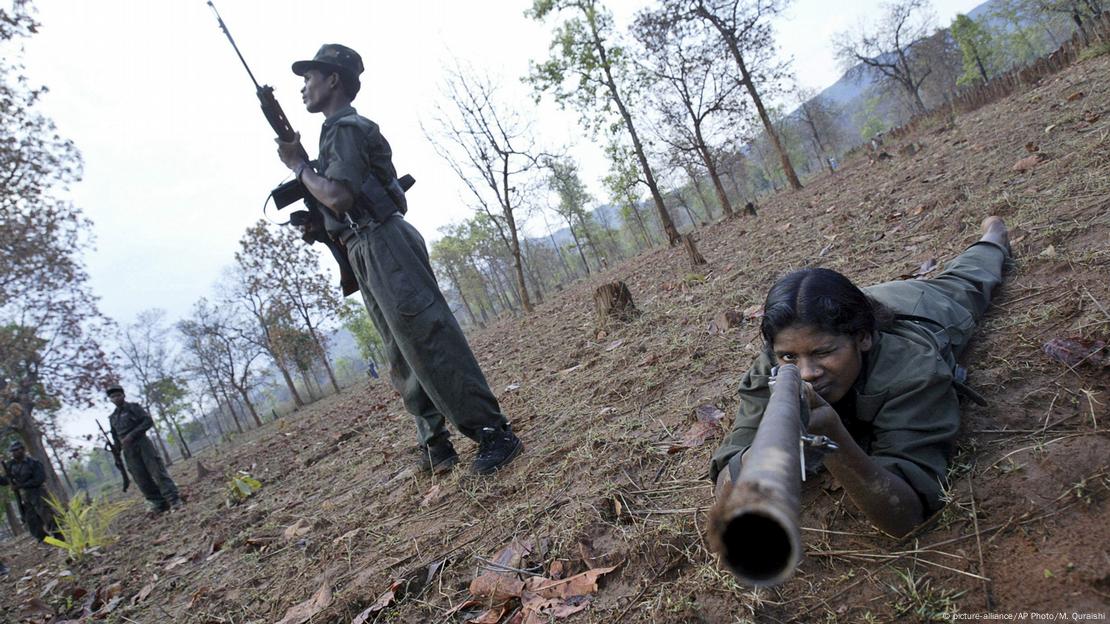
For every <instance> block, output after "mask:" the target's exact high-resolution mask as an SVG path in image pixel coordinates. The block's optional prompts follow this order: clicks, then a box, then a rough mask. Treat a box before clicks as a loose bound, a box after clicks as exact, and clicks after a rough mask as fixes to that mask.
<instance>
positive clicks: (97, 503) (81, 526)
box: [44, 495, 131, 561]
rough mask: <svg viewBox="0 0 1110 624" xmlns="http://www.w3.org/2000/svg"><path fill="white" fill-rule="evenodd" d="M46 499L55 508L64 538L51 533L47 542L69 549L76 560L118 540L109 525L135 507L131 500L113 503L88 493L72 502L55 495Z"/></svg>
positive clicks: (70, 554) (59, 528) (55, 516)
mask: <svg viewBox="0 0 1110 624" xmlns="http://www.w3.org/2000/svg"><path fill="white" fill-rule="evenodd" d="M46 502H47V504H49V505H50V507H51V508H52V509H53V510H54V521H55V522H57V524H58V532H59V533H61V535H62V537H61V538H57V537H54V536H49V535H48V536H47V537H46V539H45V540H44V541H45V542H46V543H47V544H50V545H51V546H57V547H58V548H61V549H63V550H65V551H66V552H67V553H69V557H70V559H73V560H74V561H80V560H82V559H84V558H85V556H86V555H88V554H89V553H90V552H91V551H92V550H93V549H96V548H100V547H101V546H107V545H108V544H110V543H112V542H113V541H115V537H114V536H112V535H111V533H110V531H109V525H111V524H112V520H115V519H116V516H118V515H120V514H121V513H123V512H124V511H125V510H126V509H127V508H128V507H130V506H131V502H130V501H125V502H117V503H109V502H107V501H106V500H105V499H103V498H97V499H92V500H90V499H88V498H86V497H84V496H74V497H73V498H71V499H70V500H69V503H62V502H61V501H59V500H58V499H57V498H55V497H54V496H53V495H51V496H50V497H49V498H47V500H46Z"/></svg>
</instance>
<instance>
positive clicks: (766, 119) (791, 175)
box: [699, 9, 802, 190]
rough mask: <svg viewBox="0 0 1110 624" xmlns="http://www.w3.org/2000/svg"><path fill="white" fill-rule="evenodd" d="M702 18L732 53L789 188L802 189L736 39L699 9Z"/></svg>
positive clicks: (723, 26)
mask: <svg viewBox="0 0 1110 624" xmlns="http://www.w3.org/2000/svg"><path fill="white" fill-rule="evenodd" d="M699 13H701V15H702V17H704V18H706V19H708V20H709V21H710V22H711V23H712V24H713V26H714V27H715V28H716V29H717V31H718V32H719V33H720V34H721V38H722V39H724V40H725V43H726V44H727V45H728V49H729V52H731V53H732V58H733V60H734V61H736V66H737V68H738V69H739V70H740V79H741V83H742V84H743V85H744V88H746V89H747V90H748V95H749V96H750V97H751V99H752V104H755V110H756V112H758V113H759V120H760V121H761V122H763V131H764V132H766V133H767V137H768V138H770V139H771V144H772V145H774V146H775V151H776V152H778V155H779V160H780V161H781V162H782V170H783V173H785V174H786V179H787V180H788V181H789V182H790V188H792V189H794V190H798V189H800V188H802V183H801V181H799V180H798V174H797V173H795V172H794V165H792V164H791V163H790V156H789V155H788V154H787V153H786V149H785V148H783V146H782V141H781V140H780V139H779V135H778V133H777V132H775V125H774V124H773V123H771V116H770V115H768V114H767V108H766V107H764V106H763V98H761V97H760V96H759V91H757V90H756V88H755V82H754V81H753V80H752V75H751V72H750V71H748V65H747V63H745V62H744V56H743V54H741V53H740V47H739V45H738V44H737V42H736V38H735V37H733V36H732V33H731V32H729V30H728V29H727V28H726V27H725V25H724V24H722V23H721V22H720V21H719V20H718V19H716V17H715V16H713V15H712V14H711V13H709V12H708V11H705V10H704V9H699Z"/></svg>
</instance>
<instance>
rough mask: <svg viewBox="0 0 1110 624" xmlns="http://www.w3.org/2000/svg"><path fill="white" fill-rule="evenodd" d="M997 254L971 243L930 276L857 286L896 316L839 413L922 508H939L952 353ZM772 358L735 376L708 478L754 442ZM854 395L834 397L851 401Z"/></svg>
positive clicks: (996, 266) (951, 421) (984, 296)
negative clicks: (731, 414) (733, 401)
mask: <svg viewBox="0 0 1110 624" xmlns="http://www.w3.org/2000/svg"><path fill="white" fill-rule="evenodd" d="M1003 259H1004V255H1003V253H1002V252H1001V250H1000V249H998V248H997V247H994V246H992V245H983V244H978V245H974V246H972V247H971V248H970V249H968V250H967V251H965V252H964V253H963V254H961V255H960V256H959V257H957V258H956V259H955V260H953V261H952V262H951V263H950V264H949V265H948V267H947V268H946V270H945V272H944V273H942V274H941V275H938V276H937V277H936V278H935V279H932V280H906V281H899V282H889V283H885V284H879V285H877V286H872V287H868V288H863V289H862V290H863V292H864V293H865V294H866V295H868V296H869V297H871V298H872V299H874V300H876V301H878V302H879V303H881V304H883V305H884V306H886V307H887V308H889V309H890V310H891V311H892V312H894V313H895V314H896V315H898V320H896V321H895V322H894V324H893V326H892V327H890V328H888V329H884V330H882V331H880V332H878V336H877V340H875V341H874V344H873V346H872V348H871V350H870V351H868V352H867V353H866V357H865V360H864V369H863V371H861V373H860V377H859V379H858V380H857V381H856V385H855V387H854V388H853V390H852V392H853V393H854V401H855V409H854V410H853V413H847V414H845V413H840V417H841V420H842V421H843V422H844V424H845V427H846V428H847V429H848V431H849V432H851V434H852V437H853V439H855V441H856V442H857V443H858V444H859V445H860V447H861V448H862V449H863V450H864V452H866V453H867V454H868V455H870V456H871V457H872V459H874V460H875V462H876V463H878V464H879V465H880V466H882V467H884V468H886V469H887V470H890V471H891V472H893V473H895V474H897V475H898V476H900V477H901V478H902V479H904V480H905V481H906V483H908V484H909V485H910V487H911V488H913V490H914V491H915V492H917V494H918V495H919V496H920V497H921V502H922V504H923V505H924V506H925V509H926V510H927V512H928V513H932V512H934V511H936V510H937V509H939V508H940V507H942V506H943V503H942V502H941V495H942V492H943V490H944V487H945V485H946V483H947V481H946V471H947V467H948V459H949V456H950V454H951V451H952V448H953V443H954V441H955V439H956V434H957V432H958V431H959V427H960V411H959V410H960V406H959V401H958V399H957V396H956V386H957V382H956V380H955V379H954V371H955V369H956V357H957V356H958V355H959V354H960V352H961V351H962V350H963V348H964V347H965V346H966V345H967V341H968V339H969V338H970V337H971V334H972V332H973V331H974V329H975V323H976V320H977V319H978V318H979V317H980V316H981V315H982V313H983V312H984V311H985V310H986V308H987V306H988V305H989V303H990V295H991V291H992V290H993V289H994V287H995V286H997V285H998V283H1000V282H1001V271H1002V262H1003ZM772 366H773V364H772V362H771V359H770V357H769V356H768V355H767V354H766V353H763V354H761V355H760V356H759V357H758V358H756V361H755V363H754V364H753V365H752V367H751V369H750V370H749V371H748V372H747V373H746V374H745V375H744V378H743V379H742V380H741V382H740V408H739V412H738V414H737V416H736V420H735V421H734V423H733V426H732V431H731V432H730V433H729V434H728V435H727V436H726V437H725V439H724V442H723V443H722V444H721V446H720V448H718V449H717V452H716V453H714V454H713V458H712V462H711V465H710V478H712V479H713V480H714V481H715V480H716V479H717V474H718V473H719V472H720V471H721V470H724V469H725V466H726V465H727V464H728V461H729V459H731V458H732V457H733V456H734V455H736V454H737V453H739V452H742V451H744V450H745V449H747V448H748V446H750V445H751V443H752V440H753V439H754V438H755V432H756V429H757V428H758V427H759V422H760V420H761V419H762V418H763V412H764V410H765V409H766V407H767V401H768V400H769V399H770V396H771V394H770V389H769V386H768V383H767V382H768V379H769V378H770V372H771V367H772ZM852 398H853V397H849V400H847V401H841V403H839V404H838V406H840V405H844V404H849V405H850V404H851V403H852V400H851V399H852Z"/></svg>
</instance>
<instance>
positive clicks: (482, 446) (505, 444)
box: [471, 425, 524, 475]
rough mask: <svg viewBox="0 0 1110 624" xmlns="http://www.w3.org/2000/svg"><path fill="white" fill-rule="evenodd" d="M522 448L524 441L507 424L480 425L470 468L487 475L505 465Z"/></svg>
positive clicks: (518, 453) (514, 457)
mask: <svg viewBox="0 0 1110 624" xmlns="http://www.w3.org/2000/svg"><path fill="white" fill-rule="evenodd" d="M523 450H524V443H523V442H521V441H520V438H518V437H516V434H514V433H513V430H512V428H511V427H510V426H509V425H503V426H501V427H497V428H494V427H482V428H481V429H480V430H479V431H478V456H477V457H475V458H474V464H473V466H471V470H473V471H474V472H476V473H477V474H480V475H488V474H492V473H494V472H496V471H497V470H499V469H500V468H502V467H504V466H506V465H507V464H508V463H509V462H511V461H513V460H514V459H516V456H517V455H520V452H521V451H523Z"/></svg>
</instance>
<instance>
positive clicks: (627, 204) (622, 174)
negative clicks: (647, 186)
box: [602, 141, 655, 248]
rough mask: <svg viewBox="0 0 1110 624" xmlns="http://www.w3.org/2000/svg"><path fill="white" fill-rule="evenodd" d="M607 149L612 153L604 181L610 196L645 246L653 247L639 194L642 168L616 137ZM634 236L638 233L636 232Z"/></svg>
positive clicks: (630, 228) (629, 226)
mask: <svg viewBox="0 0 1110 624" xmlns="http://www.w3.org/2000/svg"><path fill="white" fill-rule="evenodd" d="M605 153H606V155H607V156H608V157H609V174H608V175H606V176H605V178H604V179H603V180H602V182H603V184H604V185H605V188H606V189H607V190H608V191H609V197H610V199H611V201H612V202H613V204H614V205H615V206H617V207H618V208H619V209H620V214H621V219H622V220H623V221H624V223H625V229H626V230H627V231H629V232H638V233H639V235H640V240H641V241H642V246H643V248H648V247H651V246H652V245H654V244H655V239H654V237H652V235H651V231H650V230H649V229H648V227H647V225H646V224H645V223H644V222H645V216H644V215H643V214H642V208H641V201H640V197H639V195H638V194H637V188H638V187H639V181H640V178H639V171H638V170H637V168H636V162H635V160H634V156H633V154H632V153H631V151H630V150H628V149H627V148H626V147H625V146H623V145H621V144H620V143H619V142H617V141H613V142H611V143H610V144H609V145H608V146H607V147H606V148H605ZM633 225H635V226H636V227H633ZM632 236H633V237H635V234H632ZM637 246H640V245H637Z"/></svg>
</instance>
